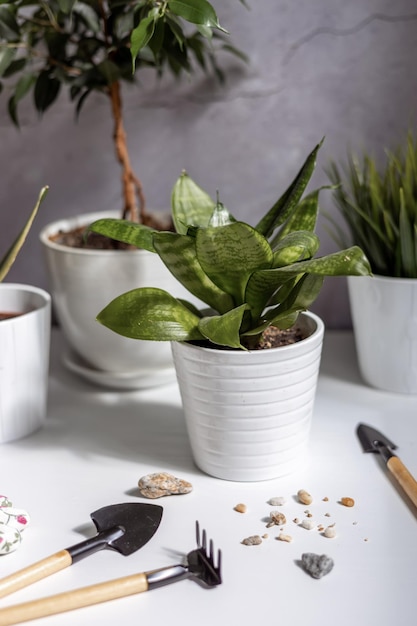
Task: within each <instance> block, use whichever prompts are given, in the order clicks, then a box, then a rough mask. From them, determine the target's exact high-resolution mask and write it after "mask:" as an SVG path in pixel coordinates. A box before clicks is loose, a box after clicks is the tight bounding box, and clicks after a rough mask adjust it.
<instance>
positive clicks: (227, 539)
mask: <svg viewBox="0 0 417 626" xmlns="http://www.w3.org/2000/svg"><path fill="white" fill-rule="evenodd" d="M63 350H64V345H63V342H62V338H61V336H60V334H59V333H58V331H54V333H53V341H52V357H51V376H50V399H49V411H48V419H47V423H46V426H45V427H44V428H43V429H42V430H41V431H39V432H37V433H36V434H34V435H33V436H31V437H28V438H26V439H24V440H20V441H17V442H14V443H9V444H5V445H2V446H0V493H3V494H5V495H7V496H9V497H10V499H11V500H12V501H13V504H14V506H16V507H19V508H25V509H26V510H27V511H29V513H30V515H31V519H32V522H31V525H30V527H29V528H28V529H27V530H25V532H24V537H23V543H22V546H21V548H20V549H19V550H18V551H16V552H14V553H13V554H10V555H7V556H3V557H0V575H1V576H5V575H7V574H10V573H12V572H14V571H16V570H18V569H20V568H22V567H24V566H27V565H29V564H31V563H33V562H34V561H36V560H38V559H41V558H43V557H46V556H48V555H49V554H52V553H55V552H56V551H58V550H61V549H63V548H66V547H68V546H71V545H73V544H75V543H78V542H79V541H81V540H82V539H84V538H85V537H86V536H88V535H90V536H91V535H93V534H94V532H95V529H94V526H93V524H92V522H91V520H90V513H91V512H93V511H95V510H96V509H98V508H100V507H102V506H105V505H107V504H115V503H119V502H141V501H146V502H154V503H156V504H160V505H162V506H163V507H164V515H163V519H162V522H161V525H160V528H159V530H158V531H157V533H156V534H155V536H154V537H153V538H152V539H151V541H150V542H149V543H148V544H147V545H146V546H144V547H143V548H142V549H140V550H139V551H138V552H136V553H135V554H133V555H131V556H129V557H123V556H121V555H120V554H118V553H117V552H114V551H111V550H103V551H101V552H99V553H96V554H94V555H91V556H90V557H88V558H86V559H85V560H83V561H80V562H79V563H77V564H74V565H73V566H71V567H70V568H68V569H66V570H63V571H61V572H59V573H57V574H55V575H53V576H51V577H49V578H48V579H45V580H43V581H39V582H37V583H36V584H33V585H32V586H31V587H30V588H27V589H24V590H20V591H19V592H16V593H15V594H14V595H12V596H9V597H7V598H4V599H2V600H1V601H0V606H1V607H3V606H6V605H9V604H14V603H18V602H23V601H26V600H29V599H33V598H39V597H41V596H44V595H50V594H53V593H59V592H61V591H66V590H70V589H73V588H77V587H81V586H84V585H90V584H93V583H97V582H101V581H105V580H109V579H112V578H118V577H121V576H126V575H129V574H132V573H135V572H141V571H147V570H151V569H154V568H157V567H162V566H164V565H169V564H171V563H174V562H177V561H178V560H179V559H180V558H181V554H184V553H186V552H188V551H190V550H192V549H193V548H194V524H195V520H196V519H198V520H199V521H200V522H201V524H202V526H203V527H205V528H207V531H208V534H209V536H210V537H212V538H213V540H214V542H215V546H216V547H219V548H221V549H222V552H223V584H222V585H220V586H219V587H216V588H213V589H209V590H206V589H203V588H202V587H201V586H199V585H198V584H196V583H195V582H193V581H191V580H186V581H182V582H179V583H176V584H174V585H171V586H169V587H165V588H161V589H156V590H153V591H152V592H148V593H144V594H141V595H138V596H134V597H129V598H124V599H119V600H113V601H111V602H106V603H105V604H100V605H96V606H94V607H89V608H84V609H79V610H77V611H74V612H71V613H65V614H61V615H57V616H53V617H48V618H43V619H40V620H37V621H35V622H33V623H36V624H42V626H43V625H45V626H47V625H51V624H53V625H54V626H66V625H71V626H72V625H73V624H75V623H76V624H77V626H84V625H85V626H87V625H88V626H90V625H91V624H100V625H101V626H110V625H112V626H113V625H114V624H115V623H117V624H132V623H141V624H144V623H146V624H156V625H160V626H162V625H164V626H165V625H167V624H169V625H171V626H175V625H177V624H178V625H181V626H191V625H193V626H194V625H195V624H198V625H199V626H213V624H215V623H217V624H220V625H223V624H233V625H236V626H252V625H253V624H262V623H264V624H279V623H281V622H282V623H283V624H286V625H287V626H298V625H299V626H306V625H307V624H308V625H311V626H312V625H314V626H316V625H317V626H330V625H332V626H334V625H335V624H336V625H337V626H348V625H349V626H352V624H354V625H355V626H362V625H363V626H370V625H374V624H375V626H376V625H378V626H392V624H393V623H396V624H397V623H398V624H401V626H403V625H404V626H407V625H410V626H411V625H414V624H415V619H416V618H415V606H416V604H415V594H416V592H417V540H416V531H417V514H416V510H415V509H414V508H413V507H412V505H411V504H410V503H409V501H408V500H407V498H406V497H404V496H403V495H402V494H401V492H400V490H399V488H397V487H396V485H395V484H394V482H393V481H392V480H391V478H390V476H389V475H388V474H387V472H386V470H385V468H384V467H383V466H382V464H381V462H380V459H379V458H378V457H377V456H375V455H372V454H364V453H362V451H361V448H360V445H359V442H358V440H357V437H356V435H355V428H356V425H357V424H358V423H359V422H366V423H369V424H372V425H374V426H375V427H376V428H379V429H380V430H382V431H383V432H384V433H385V434H386V435H388V436H389V437H391V438H392V439H393V440H394V441H395V442H396V443H397V445H398V446H399V449H398V455H399V456H400V458H401V459H402V460H403V462H404V463H405V464H406V465H407V466H408V468H409V469H410V471H411V472H412V473H413V474H414V475H415V476H417V453H416V452H417V450H416V446H417V396H402V395H395V394H391V393H384V392H379V391H377V390H374V389H371V388H369V387H367V386H366V385H365V384H364V383H363V382H362V381H361V379H360V376H359V374H358V370H357V365H356V358H355V351H354V345H353V338H352V335H351V333H349V332H346V333H345V332H329V331H328V332H327V333H326V336H325V345H324V351H323V357H322V366H321V374H320V379H319V385H318V394H317V399H316V404H315V412H314V418H313V426H312V432H311V443H310V449H309V456H308V459H307V464H306V466H305V467H304V468H303V469H302V470H300V472H299V473H297V474H293V475H291V476H288V477H285V478H281V479H277V480H272V481H267V482H262V483H235V482H226V481H221V480H218V479H214V478H211V477H209V476H206V475H204V474H203V473H201V472H200V471H199V470H198V469H196V467H195V466H194V464H193V461H192V458H191V454H190V448H189V444H188V440H187V435H186V431H185V425H184V420H183V414H182V410H181V403H180V398H179V393H178V389H177V386H176V384H172V385H169V386H166V387H160V388H158V389H154V390H145V391H109V390H105V389H101V388H99V387H95V386H93V385H91V384H90V383H87V382H85V381H83V380H81V379H79V378H77V377H76V376H75V375H73V374H71V373H70V372H67V371H66V370H65V368H64V367H63V366H62V364H61V356H62V353H63ZM157 471H168V472H171V473H172V474H174V475H176V476H178V477H181V478H184V479H186V480H189V481H190V482H191V483H192V484H193V487H194V489H193V492H192V493H191V494H188V495H183V496H175V497H166V498H162V499H158V500H154V501H150V500H145V499H144V498H141V497H140V494H139V492H138V489H137V481H138V479H139V478H140V477H141V476H143V475H145V474H148V473H150V472H157ZM300 488H305V489H307V490H308V491H309V492H310V493H311V494H312V495H313V497H314V502H313V504H312V505H310V506H309V507H305V506H303V505H301V504H299V503H298V502H297V501H296V499H295V494H296V493H297V491H298V490H299V489H300ZM273 496H285V497H286V498H287V504H286V505H285V506H284V507H283V509H282V511H283V512H284V513H285V514H286V516H287V519H288V520H289V521H288V523H287V525H286V529H285V530H286V532H287V533H288V534H291V535H292V537H293V541H292V542H291V543H284V542H281V541H277V540H276V539H275V537H276V536H277V535H278V532H279V531H278V528H277V527H276V530H275V529H274V528H272V529H266V528H265V526H266V524H265V518H266V517H267V516H268V515H269V513H270V510H271V507H270V506H269V505H268V504H267V500H268V499H269V498H271V497H273ZM342 496H351V497H353V498H354V499H355V501H356V504H355V506H354V507H353V508H346V507H343V506H342V505H341V504H340V503H339V502H338V501H339V499H340V498H341V497H342ZM324 497H327V498H328V499H329V500H328V501H327V502H324V501H323V498H324ZM239 502H242V503H245V504H246V505H247V507H248V511H247V513H246V514H239V513H237V512H235V511H234V510H233V507H234V506H235V505H236V504H237V503H239ZM307 508H309V509H310V511H311V513H312V514H313V516H314V518H313V519H314V520H315V521H317V523H318V524H319V523H322V524H323V525H329V524H332V523H335V524H336V526H335V528H336V529H337V537H336V538H334V539H327V538H325V537H323V536H322V535H321V534H320V533H319V532H318V531H316V530H312V531H308V530H304V529H302V528H300V527H298V526H297V525H296V524H295V523H294V522H293V521H292V520H293V519H294V518H295V517H298V518H300V519H302V518H303V517H304V511H305V510H306V509H307ZM325 513H329V514H330V517H326V516H325ZM265 532H269V539H267V540H266V541H264V542H263V544H262V545H260V546H253V547H247V546H244V545H242V544H241V540H242V539H243V538H244V537H247V536H249V535H254V534H260V535H262V534H264V533H265ZM303 552H315V553H318V554H327V555H329V556H331V557H332V558H333V559H334V562H335V566H334V569H333V571H332V572H331V573H330V574H329V575H328V576H325V577H324V578H322V579H320V580H315V579H313V578H311V577H310V576H308V575H307V574H306V573H305V571H304V570H303V569H302V568H301V567H300V566H299V560H300V558H301V555H302V553H303Z"/></svg>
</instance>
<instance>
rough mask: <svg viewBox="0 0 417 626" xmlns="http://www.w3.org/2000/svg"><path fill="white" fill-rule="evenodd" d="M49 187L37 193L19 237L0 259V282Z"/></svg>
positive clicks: (18, 249) (22, 241)
mask: <svg viewBox="0 0 417 626" xmlns="http://www.w3.org/2000/svg"><path fill="white" fill-rule="evenodd" d="M48 189H49V187H48V186H45V187H43V188H42V189H41V191H40V193H39V197H38V200H37V202H36V204H35V206H34V208H33V209H32V212H31V214H30V215H29V218H28V220H27V222H26V224H25V225H24V227H23V228H22V230H21V231H20V233H19V235H18V236H17V238H16V239H15V241H14V242H13V243H12V245H11V246H10V248H9V250H8V251H7V252H6V254H5V255H4V257H3V258H2V259H0V282H1V281H2V280H3V279H4V278H5V277H6V274H7V273H8V272H9V270H10V268H11V266H12V265H13V263H14V261H15V259H16V257H17V255H18V253H19V251H20V249H21V247H22V246H23V244H24V242H25V239H26V237H27V235H28V233H29V230H30V228H31V226H32V223H33V220H34V219H35V217H36V214H37V212H38V210H39V207H40V205H41V203H42V201H43V199H44V198H45V196H46V194H47V192H48Z"/></svg>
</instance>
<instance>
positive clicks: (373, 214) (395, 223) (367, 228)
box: [328, 133, 417, 278]
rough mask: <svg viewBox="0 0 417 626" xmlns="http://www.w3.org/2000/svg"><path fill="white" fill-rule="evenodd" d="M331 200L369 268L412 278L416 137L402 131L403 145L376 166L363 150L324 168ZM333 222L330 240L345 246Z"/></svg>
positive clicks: (416, 234)
mask: <svg viewBox="0 0 417 626" xmlns="http://www.w3.org/2000/svg"><path fill="white" fill-rule="evenodd" d="M328 174H329V177H330V179H331V181H332V182H333V183H334V184H335V191H334V194H335V200H336V205H337V207H338V209H339V210H340V213H341V215H342V216H343V218H344V220H345V222H346V225H347V230H348V234H349V235H350V239H351V241H353V242H354V243H356V244H358V245H359V246H361V247H362V248H363V250H364V251H365V252H366V255H367V257H368V259H369V262H370V264H371V267H372V270H373V272H374V273H376V274H380V275H382V276H396V277H401V278H417V142H416V141H414V139H413V136H412V134H411V133H409V134H408V137H407V142H406V144H405V146H400V147H398V148H397V149H396V150H395V151H394V152H387V153H386V161H385V165H384V167H383V168H381V170H378V168H377V166H376V163H375V161H374V159H372V158H371V157H370V156H368V155H367V154H365V155H364V156H363V159H362V162H360V161H359V160H358V159H356V158H355V157H354V156H353V155H349V156H348V162H347V164H345V166H344V167H343V168H339V167H338V166H337V165H336V164H335V163H334V162H333V163H331V165H330V168H329V170H328ZM330 219H331V221H332V222H333V226H334V232H333V235H334V236H335V239H336V240H337V241H338V242H339V243H341V244H342V245H345V243H346V235H345V233H344V232H343V229H341V228H340V226H338V225H337V224H336V223H335V221H334V220H333V219H332V218H330Z"/></svg>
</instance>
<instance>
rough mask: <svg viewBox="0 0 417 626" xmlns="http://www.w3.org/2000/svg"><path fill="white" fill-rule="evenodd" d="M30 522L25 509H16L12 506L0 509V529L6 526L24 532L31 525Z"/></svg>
mask: <svg viewBox="0 0 417 626" xmlns="http://www.w3.org/2000/svg"><path fill="white" fill-rule="evenodd" d="M29 522H30V518H29V514H28V513H27V512H26V511H25V510H24V509H16V508H14V507H11V506H8V507H0V528H1V526H2V525H5V526H10V528H15V529H16V530H19V531H22V530H24V529H25V528H26V527H27V526H28V525H29Z"/></svg>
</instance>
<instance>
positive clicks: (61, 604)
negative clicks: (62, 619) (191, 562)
mask: <svg viewBox="0 0 417 626" xmlns="http://www.w3.org/2000/svg"><path fill="white" fill-rule="evenodd" d="M147 590H148V579H147V577H146V574H133V575H131V576H126V577H124V578H118V579H116V580H110V581H107V582H104V583H99V584H97V585H91V586H89V587H82V588H80V589H75V590H73V591H66V592H64V593H59V594H57V595H55V596H49V597H47V598H40V599H39V600H32V601H30V602H24V603H23V604H15V605H13V606H10V607H6V608H4V609H0V626H11V624H20V623H21V622H28V621H30V620H32V619H37V618H39V617H46V616H48V615H56V614H57V613H64V612H65V611H72V610H73V609H79V608H82V607H85V606H91V605H93V604H99V603H100V602H107V601H108V600H116V599H117V598H122V597H124V596H130V595H133V594H136V593H141V592H143V591H147Z"/></svg>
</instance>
